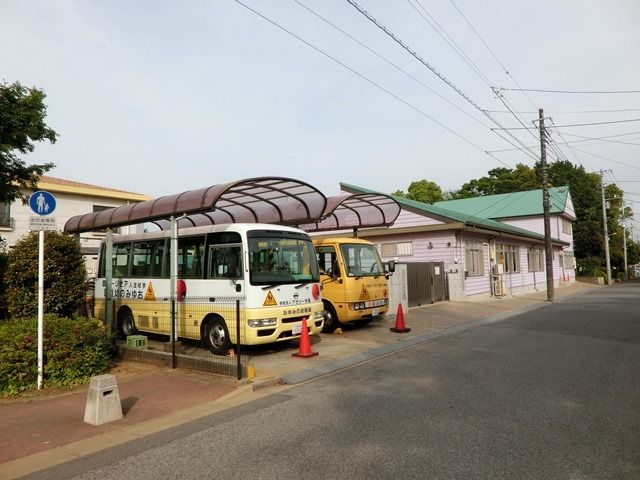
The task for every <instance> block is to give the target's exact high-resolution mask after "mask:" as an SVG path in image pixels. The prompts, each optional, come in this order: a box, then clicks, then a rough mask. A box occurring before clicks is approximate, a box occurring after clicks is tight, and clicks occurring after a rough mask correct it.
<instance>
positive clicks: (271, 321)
mask: <svg viewBox="0 0 640 480" xmlns="http://www.w3.org/2000/svg"><path fill="white" fill-rule="evenodd" d="M277 322H278V319H277V318H275V317H273V318H256V319H254V320H247V325H249V326H250V327H252V328H258V327H273V326H275V324H276V323H277Z"/></svg>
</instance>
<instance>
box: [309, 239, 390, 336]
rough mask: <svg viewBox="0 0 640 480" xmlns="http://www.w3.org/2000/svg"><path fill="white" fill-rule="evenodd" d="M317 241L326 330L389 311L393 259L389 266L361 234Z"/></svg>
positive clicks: (315, 243)
mask: <svg viewBox="0 0 640 480" xmlns="http://www.w3.org/2000/svg"><path fill="white" fill-rule="evenodd" d="M313 244H314V246H315V248H316V255H317V256H318V263H319V265H320V280H321V282H322V288H323V289H322V299H323V302H324V308H325V310H326V311H327V314H326V318H325V323H324V329H323V331H324V332H327V333H330V332H333V331H334V330H335V329H336V328H338V327H339V326H340V325H342V324H345V323H356V324H360V325H365V324H367V323H369V322H371V321H372V320H374V319H376V318H378V317H380V316H382V315H384V314H385V313H386V312H387V310H388V309H389V291H388V284H387V280H388V278H389V275H391V273H393V271H394V270H395V263H394V262H393V261H390V262H389V263H388V264H387V266H386V267H387V269H385V266H383V264H382V261H381V260H380V256H379V255H378V251H377V250H376V247H375V246H374V245H373V244H372V243H371V242H368V241H366V240H360V239H357V238H324V239H315V240H314V241H313Z"/></svg>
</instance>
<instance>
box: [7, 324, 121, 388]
mask: <svg viewBox="0 0 640 480" xmlns="http://www.w3.org/2000/svg"><path fill="white" fill-rule="evenodd" d="M37 328H38V322H37V319H33V318H30V319H25V320H11V321H8V322H2V323H0V395H15V394H17V393H20V392H23V391H25V390H32V389H35V388H37V386H38V385H37V382H38V330H37ZM113 348H114V347H113V343H112V342H111V339H110V337H109V335H108V334H107V333H106V332H105V331H104V329H103V328H102V326H101V325H100V323H99V322H98V321H97V320H89V319H86V318H81V317H77V318H65V317H59V316H57V315H46V316H45V318H44V337H43V349H44V384H45V386H48V387H58V388H59V387H72V386H74V385H78V384H81V383H87V382H88V381H89V379H90V378H91V377H92V376H93V375H99V374H102V373H104V372H105V371H106V370H107V368H108V365H109V357H110V356H111V354H112V353H113Z"/></svg>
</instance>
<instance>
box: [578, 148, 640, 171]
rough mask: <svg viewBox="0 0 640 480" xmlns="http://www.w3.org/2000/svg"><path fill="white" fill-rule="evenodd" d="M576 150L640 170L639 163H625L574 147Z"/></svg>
mask: <svg viewBox="0 0 640 480" xmlns="http://www.w3.org/2000/svg"><path fill="white" fill-rule="evenodd" d="M573 148H574V149H575V150H577V151H578V152H582V153H584V154H586V155H591V156H592V157H596V158H599V159H601V160H606V161H607V162H612V163H617V164H618V165H623V166H625V167H629V168H634V169H636V170H640V167H639V166H637V165H631V164H629V163H625V162H620V161H618V160H613V159H612V158H607V157H603V156H602V155H598V154H596V153H592V152H588V151H586V150H581V149H579V148H576V147H573Z"/></svg>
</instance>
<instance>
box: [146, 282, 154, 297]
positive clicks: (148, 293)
mask: <svg viewBox="0 0 640 480" xmlns="http://www.w3.org/2000/svg"><path fill="white" fill-rule="evenodd" d="M144 299H145V300H150V301H152V302H155V301H156V292H154V291H153V285H151V282H149V285H147V289H146V290H145V292H144Z"/></svg>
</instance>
